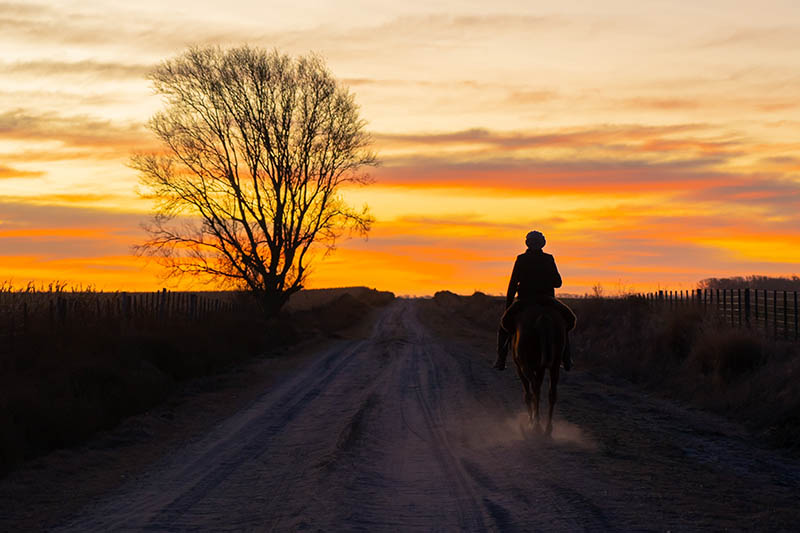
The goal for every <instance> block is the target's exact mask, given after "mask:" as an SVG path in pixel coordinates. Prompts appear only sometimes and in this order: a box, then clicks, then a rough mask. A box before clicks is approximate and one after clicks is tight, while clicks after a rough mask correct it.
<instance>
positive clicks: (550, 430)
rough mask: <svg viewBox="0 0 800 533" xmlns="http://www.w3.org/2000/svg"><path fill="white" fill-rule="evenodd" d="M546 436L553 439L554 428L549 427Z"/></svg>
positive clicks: (545, 432)
mask: <svg viewBox="0 0 800 533" xmlns="http://www.w3.org/2000/svg"><path fill="white" fill-rule="evenodd" d="M544 434H545V435H546V436H548V437H552V436H553V426H547V429H545V431H544Z"/></svg>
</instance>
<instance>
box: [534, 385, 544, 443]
mask: <svg viewBox="0 0 800 533" xmlns="http://www.w3.org/2000/svg"><path fill="white" fill-rule="evenodd" d="M543 380H544V372H543V371H536V372H535V373H534V375H533V422H534V424H535V425H536V429H537V430H538V431H541V430H542V423H541V419H542V417H541V416H540V415H539V399H540V398H541V396H542V394H541V392H542V381H543Z"/></svg>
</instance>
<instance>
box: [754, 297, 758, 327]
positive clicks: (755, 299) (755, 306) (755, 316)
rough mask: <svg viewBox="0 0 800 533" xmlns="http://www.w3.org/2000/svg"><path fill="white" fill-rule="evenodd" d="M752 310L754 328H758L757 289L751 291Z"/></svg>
mask: <svg viewBox="0 0 800 533" xmlns="http://www.w3.org/2000/svg"><path fill="white" fill-rule="evenodd" d="M753 310H754V311H755V313H754V315H753V317H754V318H755V319H756V327H758V289H753Z"/></svg>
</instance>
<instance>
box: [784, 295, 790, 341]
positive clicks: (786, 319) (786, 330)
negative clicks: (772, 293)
mask: <svg viewBox="0 0 800 533" xmlns="http://www.w3.org/2000/svg"><path fill="white" fill-rule="evenodd" d="M786 293H787V291H783V337H784V338H785V339H788V338H789V314H788V313H787V312H786V311H787V309H788V308H789V302H788V296H787V294H786Z"/></svg>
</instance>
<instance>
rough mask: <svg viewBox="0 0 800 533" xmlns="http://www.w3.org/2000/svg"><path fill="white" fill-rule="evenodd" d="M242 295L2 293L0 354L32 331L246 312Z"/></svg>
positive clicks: (165, 291) (170, 320) (166, 292)
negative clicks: (239, 296)
mask: <svg viewBox="0 0 800 533" xmlns="http://www.w3.org/2000/svg"><path fill="white" fill-rule="evenodd" d="M240 300H241V299H240V298H238V297H237V293H191V292H171V291H168V290H166V289H163V290H161V291H157V292H132V293H128V292H114V293H104V292H92V291H85V292H82V291H75V292H68V291H17V292H13V291H0V353H1V352H4V351H8V350H9V349H10V348H13V346H14V343H15V341H17V340H18V339H20V338H22V337H23V336H25V335H28V334H30V333H31V332H32V331H49V332H58V331H59V330H60V329H64V328H67V327H72V326H75V325H81V326H83V327H92V326H93V325H97V326H98V327H99V326H100V325H101V324H108V323H110V322H112V323H119V324H123V325H130V326H136V325H142V326H144V325H147V324H152V323H154V322H161V323H164V322H166V323H168V322H175V321H179V320H201V319H210V318H213V317H214V316H215V315H221V314H223V313H226V314H230V313H232V312H238V311H242V312H246V311H247V310H248V309H249V308H247V306H246V305H244V304H243V303H242V302H241V301H240Z"/></svg>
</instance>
